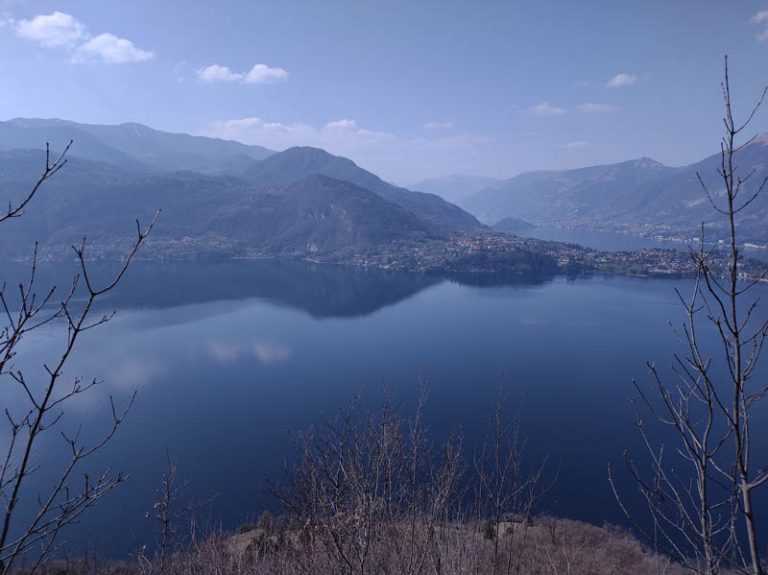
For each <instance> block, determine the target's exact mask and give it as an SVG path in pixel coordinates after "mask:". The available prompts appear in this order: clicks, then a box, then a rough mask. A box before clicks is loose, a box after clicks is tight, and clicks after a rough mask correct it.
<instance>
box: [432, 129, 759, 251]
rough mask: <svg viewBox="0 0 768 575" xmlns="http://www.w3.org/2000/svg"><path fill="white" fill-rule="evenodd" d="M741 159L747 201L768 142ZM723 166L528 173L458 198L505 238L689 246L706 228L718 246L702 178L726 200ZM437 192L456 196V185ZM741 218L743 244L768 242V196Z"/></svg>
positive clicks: (624, 165) (718, 223) (715, 161)
mask: <svg viewBox="0 0 768 575" xmlns="http://www.w3.org/2000/svg"><path fill="white" fill-rule="evenodd" d="M736 160H737V164H738V169H739V173H740V174H741V176H742V178H744V177H746V176H747V175H749V174H752V176H751V177H750V178H749V179H748V180H747V181H746V182H745V184H744V187H743V191H742V198H743V199H745V200H746V199H747V198H749V197H750V196H751V195H752V194H754V192H756V191H757V189H758V187H759V186H760V185H761V184H762V183H763V182H764V181H765V179H766V177H768V136H763V137H761V138H758V139H756V140H755V141H754V142H752V143H751V144H750V145H749V146H746V147H745V148H744V149H742V150H741V151H740V152H738V154H737V157H736ZM719 166H720V155H719V154H715V155H713V156H710V157H708V158H706V159H704V160H702V161H701V162H697V163H695V164H691V165H689V166H684V167H679V168H672V167H668V166H664V165H662V164H660V163H659V162H657V161H655V160H652V159H651V158H640V159H638V160H630V161H627V162H621V163H618V164H609V165H603V166H592V167H587V168H580V169H575V170H559V171H540V172H528V173H523V174H520V175H518V176H515V177H513V178H510V179H508V180H503V181H500V182H497V183H494V184H491V185H489V186H487V187H485V188H483V189H481V190H476V191H473V192H471V193H468V194H465V195H459V196H458V197H457V200H456V203H457V204H458V205H460V206H461V207H463V208H464V209H465V210H467V211H469V212H470V213H472V214H474V215H475V216H477V217H478V218H479V219H480V221H482V222H484V223H486V224H489V225H494V226H498V225H499V224H501V225H500V227H498V229H504V230H505V231H516V230H517V229H522V227H524V223H525V222H529V223H531V224H534V225H538V226H542V227H566V228H581V229H590V230H605V231H618V232H624V233H629V234H634V235H653V236H656V235H658V236H663V237H669V238H683V239H685V238H693V237H697V236H699V235H700V233H701V224H702V223H705V224H706V231H705V234H708V236H709V237H710V238H711V239H715V238H721V237H722V234H723V233H724V230H725V220H723V219H722V218H718V217H717V214H716V213H715V212H714V210H713V209H712V206H711V204H710V202H709V200H708V199H707V196H706V194H705V192H704V191H703V190H702V188H701V185H700V183H699V180H698V176H697V174H700V175H701V177H702V179H703V181H704V182H705V184H706V185H707V186H708V188H709V189H710V192H711V194H712V195H713V197H714V199H715V200H717V199H718V198H722V195H723V184H722V181H721V180H720V179H719V176H718V175H717V169H718V168H719ZM430 189H431V191H433V192H434V193H437V194H443V193H445V194H446V197H449V196H450V197H456V195H455V194H456V192H455V190H454V189H453V186H452V185H449V186H447V188H446V189H445V190H444V189H441V187H440V186H432V187H431V188H430ZM739 218H740V221H739V223H738V225H739V230H740V233H741V234H742V239H743V240H745V241H751V242H756V243H761V244H765V243H768V193H766V194H762V195H761V196H760V197H758V198H757V200H756V201H755V202H754V203H753V204H752V205H751V206H750V207H749V209H747V210H745V211H744V212H742V213H741V214H740V215H739ZM502 220H505V222H506V223H509V222H513V223H515V222H517V225H516V226H515V225H506V224H505V223H504V222H502ZM520 221H522V224H521V223H520ZM521 225H522V227H521Z"/></svg>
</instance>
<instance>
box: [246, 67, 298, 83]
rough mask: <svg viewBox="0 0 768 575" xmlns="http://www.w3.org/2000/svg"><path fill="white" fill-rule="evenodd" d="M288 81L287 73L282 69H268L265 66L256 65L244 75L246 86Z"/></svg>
mask: <svg viewBox="0 0 768 575" xmlns="http://www.w3.org/2000/svg"><path fill="white" fill-rule="evenodd" d="M287 79H288V72H286V71H285V70H283V69H282V68H270V67H269V66H267V65H265V64H256V65H255V66H254V67H253V68H251V71H250V72H248V73H247V74H246V75H245V78H244V80H243V81H244V82H245V83H246V84H274V83H275V82H283V81H285V80H287Z"/></svg>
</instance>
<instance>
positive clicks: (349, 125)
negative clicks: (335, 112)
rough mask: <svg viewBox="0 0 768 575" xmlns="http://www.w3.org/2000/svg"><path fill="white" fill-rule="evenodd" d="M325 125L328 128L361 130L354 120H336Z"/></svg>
mask: <svg viewBox="0 0 768 575" xmlns="http://www.w3.org/2000/svg"><path fill="white" fill-rule="evenodd" d="M324 127H325V129H327V130H351V131H357V130H359V128H358V127H357V122H355V121H354V120H336V121H334V122H328V123H327V124H326V125H325V126H324Z"/></svg>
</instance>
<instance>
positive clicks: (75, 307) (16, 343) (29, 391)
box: [0, 141, 157, 575]
mask: <svg viewBox="0 0 768 575" xmlns="http://www.w3.org/2000/svg"><path fill="white" fill-rule="evenodd" d="M71 145H72V142H71V141H70V143H69V144H68V145H67V146H66V147H65V149H64V151H63V152H62V153H61V154H60V155H58V156H57V157H56V158H55V159H53V160H52V159H51V154H50V150H49V148H48V146H46V161H45V169H44V170H43V173H42V174H41V175H40V177H39V178H38V180H37V182H36V183H35V185H34V186H33V187H32V189H31V191H30V192H28V193H27V194H25V195H24V197H23V198H22V199H21V201H20V202H18V203H17V204H16V205H15V206H14V205H13V204H11V203H9V204H8V209H7V211H6V212H4V213H3V214H2V215H1V216H0V222H3V221H6V220H9V219H12V218H18V217H20V216H22V215H23V213H24V211H25V209H26V208H27V207H28V206H29V204H30V202H31V201H32V200H33V199H34V197H35V196H36V195H37V194H38V192H39V190H40V189H41V187H42V186H43V184H45V182H47V181H48V180H49V179H50V178H51V177H52V176H53V175H55V174H56V173H57V172H58V171H59V170H60V169H61V168H62V167H63V166H64V165H65V164H66V161H67V160H66V158H65V156H66V154H67V152H68V151H69V149H70V146H71ZM156 218H157V216H155V219H154V220H153V221H152V222H151V223H150V225H149V226H148V227H147V228H142V227H141V225H140V223H139V222H138V220H137V221H136V235H135V237H134V239H133V241H132V243H131V246H130V248H129V249H128V253H127V255H126V257H125V258H124V260H123V261H122V263H120V265H119V266H118V267H117V270H116V271H115V273H114V275H113V276H112V277H111V278H110V279H109V280H107V281H106V283H103V284H100V285H97V284H96V283H95V281H94V279H93V278H92V277H91V275H90V274H89V266H88V264H87V261H88V256H87V253H86V241H85V239H83V240H82V242H81V243H80V244H79V245H76V246H73V250H74V254H75V257H76V258H77V262H78V265H79V273H78V274H77V275H76V276H75V277H74V278H73V280H72V281H71V283H70V284H69V286H68V287H67V289H66V290H65V291H63V292H59V291H58V290H57V288H56V287H55V286H54V287H50V288H48V289H46V290H45V291H44V292H43V293H42V295H38V293H37V292H36V290H37V289H38V287H37V268H38V248H37V245H35V249H34V251H33V255H32V261H31V264H30V272H29V277H28V279H27V280H26V281H25V282H23V283H21V284H19V285H18V286H17V287H18V291H11V290H10V288H9V287H8V286H7V285H6V284H5V283H3V284H2V287H0V311H2V314H3V323H2V324H0V325H1V327H0V377H2V380H0V381H3V385H10V386H15V387H16V388H17V392H18V394H19V395H20V396H21V398H22V406H21V407H17V408H15V409H13V408H10V407H7V408H6V409H5V410H4V415H5V421H6V424H7V428H8V440H7V444H6V445H3V446H2V449H3V452H2V455H1V456H0V457H1V459H0V498H2V500H3V503H4V507H3V508H2V512H1V513H0V518H1V523H0V574H3V575H4V574H6V573H9V572H10V570H11V569H12V567H13V566H14V564H15V563H16V562H17V561H18V560H19V559H20V558H21V557H22V556H25V555H27V554H29V553H32V554H33V560H32V564H31V568H30V571H31V572H34V571H35V570H37V569H38V568H39V566H40V565H41V563H42V562H43V561H45V560H46V559H47V558H49V557H50V555H51V554H52V553H53V552H54V551H55V550H56V549H57V546H58V545H59V538H60V536H61V534H62V531H63V530H64V529H65V528H66V527H67V526H68V525H71V524H73V523H75V522H77V521H78V520H79V519H80V517H81V516H82V514H83V513H84V512H85V511H87V510H88V509H90V508H92V507H93V506H94V505H96V504H98V503H99V501H100V500H101V499H102V498H103V497H104V496H105V495H107V494H108V493H109V492H110V491H112V490H113V489H114V488H115V487H117V486H118V485H120V484H121V483H122V482H123V481H125V479H126V476H125V475H124V474H122V473H111V472H109V471H105V472H102V473H99V474H97V475H92V474H89V473H83V474H82V476H80V473H81V472H82V470H83V467H84V466H83V464H84V462H85V461H86V460H88V459H89V458H90V457H91V456H92V455H93V454H95V453H97V452H98V451H100V450H101V449H102V448H103V447H104V446H105V445H106V444H107V443H108V442H109V441H110V439H112V437H113V436H114V434H115V433H116V432H117V430H118V429H119V427H120V426H121V425H122V423H123V421H124V420H125V416H126V414H127V412H128V410H129V409H130V407H131V405H132V403H133V399H134V397H135V395H134V397H132V398H131V399H130V400H129V401H128V402H127V405H125V406H123V407H121V408H118V407H117V406H116V404H115V402H114V401H113V399H112V398H111V397H110V401H109V412H110V421H111V422H110V425H109V427H108V429H107V430H106V431H105V432H104V434H103V435H102V436H101V437H100V438H98V439H96V440H94V441H93V442H91V443H85V442H84V441H83V440H82V439H81V433H80V431H79V429H78V431H76V432H75V433H67V431H66V430H65V428H63V427H61V425H60V424H61V423H62V420H63V418H64V415H65V411H66V407H67V405H68V404H69V403H71V400H72V399H73V398H75V397H77V396H80V395H82V394H84V393H86V392H88V391H89V390H90V389H92V388H93V387H94V386H96V385H98V384H99V381H98V380H95V379H94V380H90V381H86V380H83V379H82V378H80V377H75V378H74V379H71V380H69V381H66V380H65V377H64V368H65V366H66V365H67V363H68V361H69V359H70V357H71V356H72V353H73V351H74V349H75V347H76V344H77V342H78V340H79V339H80V336H81V335H82V334H83V333H84V332H86V331H88V330H91V329H93V328H96V327H98V326H100V325H102V324H104V323H106V322H108V321H109V320H110V319H111V318H112V317H113V315H114V312H112V313H109V314H104V315H101V316H95V315H94V307H95V305H96V303H97V301H99V300H100V299H102V298H103V296H105V295H106V294H107V293H109V292H110V291H112V290H113V289H114V288H115V287H116V286H117V285H118V283H119V282H120V281H121V280H122V278H123V276H124V275H125V273H126V271H127V270H128V267H129V266H130V264H131V262H132V261H133V259H134V257H135V256H136V253H137V252H138V250H139V249H140V248H141V246H142V245H143V244H144V242H145V240H146V238H147V236H148V234H149V233H150V232H151V230H152V228H153V226H154V224H155V220H156ZM48 325H50V326H54V325H61V327H62V331H63V333H64V334H65V338H64V344H63V347H62V349H61V350H60V352H59V353H58V355H57V357H56V358H55V359H54V361H53V362H52V363H50V364H45V365H44V366H43V367H44V376H43V377H35V376H29V375H28V374H27V373H25V372H24V371H22V370H21V369H20V368H18V367H17V366H16V363H15V360H16V358H17V355H18V354H19V353H20V343H21V341H22V340H23V339H24V337H25V336H26V335H27V334H29V333H30V332H32V331H34V330H37V329H40V328H42V327H43V326H48ZM57 431H58V433H59V434H60V436H61V438H62V440H63V445H64V447H65V449H66V450H67V453H68V457H67V461H66V463H65V465H64V466H63V469H61V470H60V471H59V472H58V475H56V476H55V477H54V478H53V479H52V480H51V485H50V487H49V489H48V491H47V492H43V493H40V494H37V509H24V510H23V512H22V510H21V509H20V503H21V502H22V501H29V502H30V503H31V502H32V501H33V500H34V494H32V493H29V482H30V481H29V480H30V477H31V476H32V475H34V474H35V473H36V472H38V471H39V470H40V467H41V465H42V464H40V463H38V462H37V461H38V460H37V459H36V453H37V450H38V448H39V446H40V443H41V440H42V438H43V437H49V436H50V437H52V436H53V435H55V433H54V432H57ZM78 477H79V478H78ZM27 507H31V506H27Z"/></svg>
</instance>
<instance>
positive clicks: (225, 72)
mask: <svg viewBox="0 0 768 575" xmlns="http://www.w3.org/2000/svg"><path fill="white" fill-rule="evenodd" d="M197 77H198V78H199V79H200V80H202V81H203V82H239V81H241V80H242V79H243V75H242V74H238V73H236V72H233V71H232V70H230V69H229V68H227V67H226V66H219V65H218V64H212V65H211V66H206V67H205V68H200V69H199V70H198V71H197Z"/></svg>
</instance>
